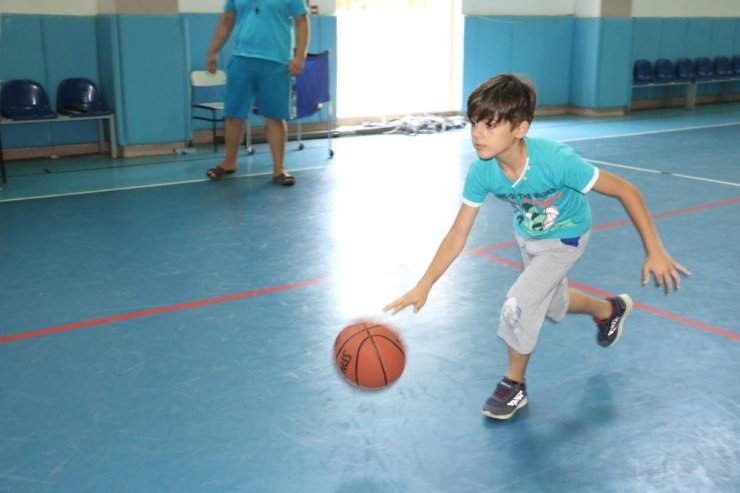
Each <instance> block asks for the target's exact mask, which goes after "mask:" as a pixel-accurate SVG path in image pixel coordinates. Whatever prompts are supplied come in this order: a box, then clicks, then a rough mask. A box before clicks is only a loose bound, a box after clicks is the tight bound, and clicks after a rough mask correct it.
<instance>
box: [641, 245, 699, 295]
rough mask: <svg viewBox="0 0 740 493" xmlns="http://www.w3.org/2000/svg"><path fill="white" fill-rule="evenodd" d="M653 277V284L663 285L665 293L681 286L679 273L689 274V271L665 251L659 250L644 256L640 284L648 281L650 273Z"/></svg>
mask: <svg viewBox="0 0 740 493" xmlns="http://www.w3.org/2000/svg"><path fill="white" fill-rule="evenodd" d="M651 274H652V275H653V276H654V277H655V284H657V285H658V286H663V287H664V288H665V292H666V293H670V292H671V291H673V289H674V288H673V287H674V285H675V289H678V288H680V287H681V274H684V275H686V276H690V275H691V272H689V270H688V269H687V268H686V267H684V266H683V265H681V264H679V263H678V262H676V261H675V260H673V258H672V257H671V256H670V255H669V254H668V252H666V251H665V250H661V251H660V252H658V253H655V254H652V255H648V256H647V257H645V263H644V264H643V265H642V285H643V286H644V285H646V284H647V283H648V282H649V281H650V275H651Z"/></svg>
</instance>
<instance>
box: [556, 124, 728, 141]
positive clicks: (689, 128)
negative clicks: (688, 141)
mask: <svg viewBox="0 0 740 493" xmlns="http://www.w3.org/2000/svg"><path fill="white" fill-rule="evenodd" d="M734 125H740V123H738V122H735V123H717V124H714V125H699V126H695V127H682V128H666V129H663V130H649V131H647V132H634V133H629V134H614V135H602V136H598V137H578V138H575V139H563V140H559V141H558V142H580V141H584V140H596V139H617V138H619V137H635V136H637V135H652V134H663V133H671V132H683V131H684V130H702V129H705V128H718V127H732V126H734Z"/></svg>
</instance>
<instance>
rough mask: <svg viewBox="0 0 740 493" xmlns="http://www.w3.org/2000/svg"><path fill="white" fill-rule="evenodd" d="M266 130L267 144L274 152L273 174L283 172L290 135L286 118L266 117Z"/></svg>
mask: <svg viewBox="0 0 740 493" xmlns="http://www.w3.org/2000/svg"><path fill="white" fill-rule="evenodd" d="M265 132H266V134H267V144H268V145H269V146H270V154H272V176H279V175H281V174H283V172H284V170H283V163H284V160H285V143H286V141H287V137H288V125H287V123H286V122H285V120H276V119H274V118H267V117H265Z"/></svg>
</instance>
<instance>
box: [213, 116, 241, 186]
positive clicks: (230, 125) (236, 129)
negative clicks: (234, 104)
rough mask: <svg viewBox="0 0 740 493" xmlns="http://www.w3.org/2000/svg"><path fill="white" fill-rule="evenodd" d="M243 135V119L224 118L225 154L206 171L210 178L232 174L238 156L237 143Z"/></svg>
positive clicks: (215, 178) (214, 178)
mask: <svg viewBox="0 0 740 493" xmlns="http://www.w3.org/2000/svg"><path fill="white" fill-rule="evenodd" d="M243 135H244V120H242V119H241V118H225V119H224V140H225V141H226V155H225V156H224V159H223V161H221V164H219V165H218V166H216V167H215V168H211V169H209V170H208V171H207V172H206V176H207V177H208V178H210V179H211V180H220V179H221V177H223V175H224V174H232V173H234V171H236V167H237V162H236V160H237V158H238V156H239V145H240V144H241V140H242V136H243Z"/></svg>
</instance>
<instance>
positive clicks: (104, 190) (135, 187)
mask: <svg viewBox="0 0 740 493" xmlns="http://www.w3.org/2000/svg"><path fill="white" fill-rule="evenodd" d="M324 168H326V166H315V167H312V168H294V169H291V170H290V172H291V173H293V172H296V171H312V170H317V169H324ZM271 174H272V171H266V172H264V173H252V174H246V175H237V176H231V177H229V178H223V179H224V180H236V179H239V178H254V177H256V176H267V175H271ZM209 181H217V180H211V179H210V178H199V179H197V180H183V181H172V182H165V183H150V184H149V185H133V186H130V187H116V188H100V189H97V190H85V191H84V192H66V193H55V194H49V195H34V196H29V197H18V198H15V199H0V204H2V203H5V202H21V201H24V200H39V199H57V198H60V197H75V196H77V195H92V194H95V193H109V192H121V191H124V190H141V189H144V188H158V187H171V186H173V185H186V184H189V183H203V182H209Z"/></svg>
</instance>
